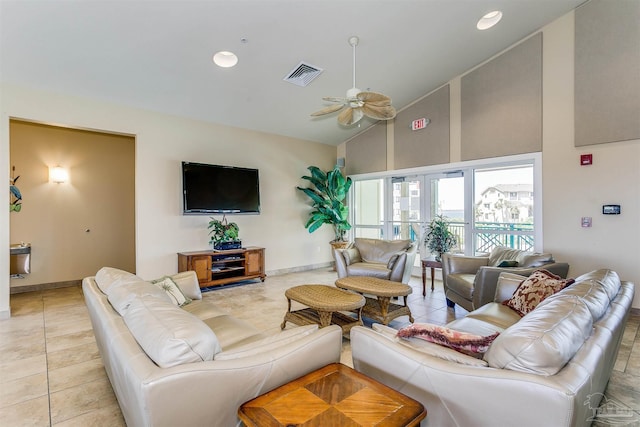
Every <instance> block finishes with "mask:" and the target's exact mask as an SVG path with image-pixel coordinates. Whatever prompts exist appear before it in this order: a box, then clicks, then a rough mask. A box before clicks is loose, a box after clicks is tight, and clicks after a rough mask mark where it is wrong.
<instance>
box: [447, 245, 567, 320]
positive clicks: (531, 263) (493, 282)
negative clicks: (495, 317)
mask: <svg viewBox="0 0 640 427" xmlns="http://www.w3.org/2000/svg"><path fill="white" fill-rule="evenodd" d="M539 268H544V269H545V270H548V271H550V272H551V273H553V274H555V275H558V276H560V277H562V278H566V277H567V274H568V273H569V264H567V263H564V262H556V261H555V260H554V259H553V256H552V255H551V254H550V253H534V252H526V251H522V250H519V249H512V248H508V247H504V246H498V247H496V248H494V249H493V250H492V251H491V253H490V254H489V255H488V256H462V255H454V254H450V253H446V254H443V255H442V280H443V285H444V292H445V296H446V298H447V305H448V306H449V307H453V306H454V305H455V304H458V305H459V306H460V307H462V308H464V309H465V310H468V311H473V310H475V309H477V308H479V307H482V306H483V305H485V304H487V303H489V302H491V301H493V298H494V295H495V292H496V286H497V284H498V276H499V275H500V273H502V272H503V271H504V272H509V273H514V274H519V275H521V276H529V275H531V273H533V272H534V271H535V270H537V269H539Z"/></svg>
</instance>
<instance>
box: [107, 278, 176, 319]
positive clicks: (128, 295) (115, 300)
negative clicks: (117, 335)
mask: <svg viewBox="0 0 640 427" xmlns="http://www.w3.org/2000/svg"><path fill="white" fill-rule="evenodd" d="M108 290H109V294H108V295H107V299H108V300H109V303H110V304H111V306H112V307H113V309H114V310H115V311H117V312H118V314H119V315H120V316H124V312H125V310H126V309H128V308H129V305H130V304H131V301H133V299H135V298H138V297H140V298H158V299H160V300H163V301H166V302H172V301H171V298H169V295H167V293H166V292H165V291H164V290H162V289H160V288H158V287H157V286H155V285H152V284H151V283H149V282H145V281H144V280H138V281H137V282H128V281H127V282H122V281H118V282H116V283H114V284H113V285H112V286H110V287H109V288H108Z"/></svg>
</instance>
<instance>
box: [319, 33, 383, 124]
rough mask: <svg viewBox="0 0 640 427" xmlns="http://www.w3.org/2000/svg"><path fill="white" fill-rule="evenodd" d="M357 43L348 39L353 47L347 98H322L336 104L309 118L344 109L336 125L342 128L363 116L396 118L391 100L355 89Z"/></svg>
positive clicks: (352, 39) (352, 38) (354, 37)
mask: <svg viewBox="0 0 640 427" xmlns="http://www.w3.org/2000/svg"><path fill="white" fill-rule="evenodd" d="M359 41H360V39H359V38H358V37H357V36H353V37H350V38H349V44H350V45H351V46H352V47H353V87H352V88H351V89H349V90H348V91H347V96H346V97H344V98H339V97H332V96H328V97H324V98H322V99H323V100H325V101H329V102H336V103H337V104H336V105H330V106H328V107H326V108H323V109H322V110H319V111H316V112H315V113H313V114H311V116H313V117H316V116H323V115H325V114H330V113H334V112H336V111H339V110H342V109H343V108H344V110H342V112H340V114H338V123H340V124H341V125H343V126H349V125H352V124H354V123H357V122H358V121H360V119H362V117H363V116H367V117H371V118H372V119H376V120H389V119H393V118H394V117H395V116H396V109H395V108H393V106H392V105H391V98H389V97H388V96H386V95H383V94H381V93H377V92H363V91H361V90H360V89H358V88H357V87H356V46H358V42H359ZM345 107H346V108H345Z"/></svg>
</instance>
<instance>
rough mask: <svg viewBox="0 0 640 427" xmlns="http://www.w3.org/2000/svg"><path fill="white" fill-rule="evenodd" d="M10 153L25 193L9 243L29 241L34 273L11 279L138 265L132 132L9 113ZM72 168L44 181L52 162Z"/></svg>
mask: <svg viewBox="0 0 640 427" xmlns="http://www.w3.org/2000/svg"><path fill="white" fill-rule="evenodd" d="M10 138H11V141H10V160H11V167H15V174H16V176H17V175H19V176H20V178H19V180H18V182H17V183H16V184H17V185H18V188H20V191H21V192H22V194H23V201H22V210H21V211H20V212H17V213H12V214H10V222H11V229H10V238H11V243H20V242H29V243H31V250H32V260H31V267H32V269H31V273H30V274H28V275H26V276H25V278H24V279H12V280H11V286H12V287H18V286H24V285H32V284H41V283H51V282H64V281H68V280H79V279H82V278H83V277H86V276H88V275H91V274H93V273H95V272H96V270H97V269H99V268H100V267H101V266H104V265H110V266H113V267H117V268H123V269H126V270H129V271H131V270H135V224H134V219H135V211H134V200H135V186H134V183H135V176H134V166H135V139H134V138H132V137H129V136H122V135H112V134H105V133H96V132H88V131H82V130H75V129H69V128H61V127H55V126H47V125H42V124H36V123H29V122H23V121H16V120H12V121H11V124H10ZM56 165H60V166H63V167H65V168H67V169H68V170H69V175H70V180H69V182H67V183H61V184H56V183H53V182H49V176H48V173H49V167H50V166H56Z"/></svg>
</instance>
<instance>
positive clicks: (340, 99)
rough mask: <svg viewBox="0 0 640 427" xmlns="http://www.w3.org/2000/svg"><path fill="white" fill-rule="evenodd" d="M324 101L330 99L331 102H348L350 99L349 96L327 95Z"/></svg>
mask: <svg viewBox="0 0 640 427" xmlns="http://www.w3.org/2000/svg"><path fill="white" fill-rule="evenodd" d="M322 99H323V100H324V101H329V102H342V103H346V102H347V101H348V99H347V98H340V97H338V96H325V97H324V98H322Z"/></svg>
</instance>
